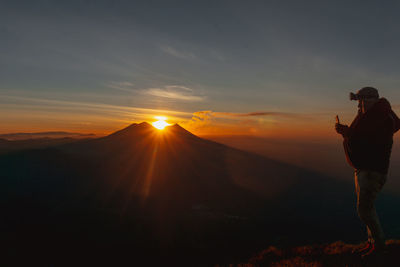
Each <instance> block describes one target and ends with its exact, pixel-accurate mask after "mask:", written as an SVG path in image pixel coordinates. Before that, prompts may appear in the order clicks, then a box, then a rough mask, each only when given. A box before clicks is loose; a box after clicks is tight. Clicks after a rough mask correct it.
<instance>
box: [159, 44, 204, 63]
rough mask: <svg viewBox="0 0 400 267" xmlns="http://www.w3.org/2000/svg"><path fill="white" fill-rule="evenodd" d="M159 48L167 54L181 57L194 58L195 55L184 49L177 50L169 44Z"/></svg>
mask: <svg viewBox="0 0 400 267" xmlns="http://www.w3.org/2000/svg"><path fill="white" fill-rule="evenodd" d="M160 49H161V50H162V51H164V52H165V53H167V54H168V55H171V56H174V57H177V58H181V59H191V60H192V59H196V58H197V56H196V55H195V54H193V53H190V52H186V51H182V50H180V51H178V50H177V49H175V48H173V47H171V46H161V47H160Z"/></svg>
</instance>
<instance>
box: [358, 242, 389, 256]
mask: <svg viewBox="0 0 400 267" xmlns="http://www.w3.org/2000/svg"><path fill="white" fill-rule="evenodd" d="M386 253H387V249H386V245H380V246H376V245H375V244H374V243H371V246H370V248H369V250H368V251H366V252H365V253H364V254H362V255H361V258H363V259H370V258H375V257H380V256H383V255H384V254H386Z"/></svg>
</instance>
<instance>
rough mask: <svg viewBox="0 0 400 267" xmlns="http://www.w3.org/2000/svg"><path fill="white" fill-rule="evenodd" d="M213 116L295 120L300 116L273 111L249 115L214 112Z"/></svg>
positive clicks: (250, 113) (256, 112)
mask: <svg viewBox="0 0 400 267" xmlns="http://www.w3.org/2000/svg"><path fill="white" fill-rule="evenodd" d="M214 114H215V115H217V116H228V117H257V116H274V117H285V118H297V117H300V116H301V115H300V114H298V113H289V112H275V111H255V112H249V113H232V112H215V113H214Z"/></svg>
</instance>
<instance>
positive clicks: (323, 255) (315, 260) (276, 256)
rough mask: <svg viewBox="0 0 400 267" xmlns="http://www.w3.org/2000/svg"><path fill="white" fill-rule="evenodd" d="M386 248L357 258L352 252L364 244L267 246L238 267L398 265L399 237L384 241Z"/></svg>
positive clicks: (339, 242) (399, 253)
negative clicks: (366, 256)
mask: <svg viewBox="0 0 400 267" xmlns="http://www.w3.org/2000/svg"><path fill="white" fill-rule="evenodd" d="M386 244H387V251H386V252H385V253H384V254H382V255H378V256H373V257H369V258H366V259H365V258H361V257H360V256H359V255H357V254H356V253H353V251H354V250H356V249H357V248H360V247H362V246H363V245H364V244H363V243H361V244H346V243H343V242H341V241H338V242H335V243H331V244H324V245H314V246H302V247H295V248H291V249H278V248H276V247H272V246H271V247H269V248H267V249H266V250H264V251H262V252H261V253H259V254H258V255H256V256H254V257H253V258H251V259H250V260H249V262H248V263H243V264H238V265H237V266H239V267H253V266H288V267H289V266H310V267H311V266H312V267H320V266H346V267H350V266H352V267H353V266H363V267H364V266H400V261H399V256H400V240H388V241H387V242H386Z"/></svg>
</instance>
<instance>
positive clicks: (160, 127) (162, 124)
mask: <svg viewBox="0 0 400 267" xmlns="http://www.w3.org/2000/svg"><path fill="white" fill-rule="evenodd" d="M154 118H156V119H157V120H158V121H155V122H153V123H152V125H153V126H154V127H155V128H157V129H158V130H164V128H165V127H166V126H169V125H171V124H169V123H167V122H166V121H165V120H166V119H167V118H166V117H161V116H157V117H154Z"/></svg>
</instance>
